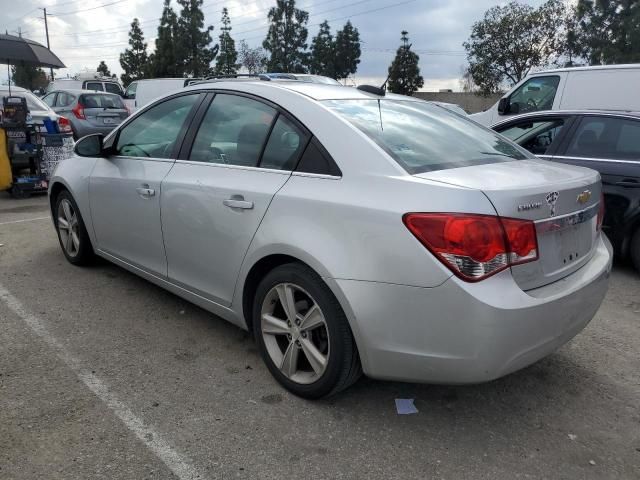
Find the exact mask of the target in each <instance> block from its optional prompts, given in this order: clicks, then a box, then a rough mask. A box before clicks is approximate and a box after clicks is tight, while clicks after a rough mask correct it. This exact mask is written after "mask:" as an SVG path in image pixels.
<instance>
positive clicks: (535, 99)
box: [509, 75, 560, 114]
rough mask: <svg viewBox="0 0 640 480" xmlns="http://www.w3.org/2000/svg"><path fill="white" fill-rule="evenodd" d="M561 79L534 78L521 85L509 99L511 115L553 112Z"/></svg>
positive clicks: (553, 77)
mask: <svg viewBox="0 0 640 480" xmlns="http://www.w3.org/2000/svg"><path fill="white" fill-rule="evenodd" d="M559 83H560V77H558V76H556V75H553V76H549V77H533V78H530V79H529V80H527V81H526V82H525V83H523V84H522V85H520V86H519V87H518V89H517V90H516V91H515V92H513V93H512V94H511V96H510V97H509V113H513V114H516V113H525V112H537V111H540V110H551V109H552V107H553V100H554V99H555V98H556V92H557V91H558V84H559Z"/></svg>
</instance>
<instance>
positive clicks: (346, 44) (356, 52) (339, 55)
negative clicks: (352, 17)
mask: <svg viewBox="0 0 640 480" xmlns="http://www.w3.org/2000/svg"><path fill="white" fill-rule="evenodd" d="M335 51H336V56H335V78H347V77H348V76H349V75H353V74H354V73H356V71H357V70H358V64H359V63H360V54H361V53H362V52H361V50H360V33H359V32H358V29H357V28H355V27H354V26H353V25H351V22H350V21H347V23H346V24H345V25H344V27H342V30H339V31H338V33H336V42H335Z"/></svg>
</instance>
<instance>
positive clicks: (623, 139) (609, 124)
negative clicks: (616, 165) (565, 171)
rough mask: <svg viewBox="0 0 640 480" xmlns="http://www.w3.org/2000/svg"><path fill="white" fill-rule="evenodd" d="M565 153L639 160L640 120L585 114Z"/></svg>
mask: <svg viewBox="0 0 640 480" xmlns="http://www.w3.org/2000/svg"><path fill="white" fill-rule="evenodd" d="M565 155H566V156H569V157H583V158H599V159H612V160H638V161H640V122H639V121H637V120H632V119H627V118H617V117H591V116H589V117H585V118H583V119H582V121H581V122H580V125H579V126H578V128H577V129H576V131H575V133H574V135H573V138H572V139H571V141H570V143H569V146H568V147H567V150H566V152H565Z"/></svg>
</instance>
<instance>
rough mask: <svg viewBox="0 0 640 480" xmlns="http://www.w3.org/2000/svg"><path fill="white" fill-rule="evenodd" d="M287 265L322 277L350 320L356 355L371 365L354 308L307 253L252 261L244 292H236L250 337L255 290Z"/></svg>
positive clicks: (243, 283) (243, 287)
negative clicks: (302, 267) (303, 268)
mask: <svg viewBox="0 0 640 480" xmlns="http://www.w3.org/2000/svg"><path fill="white" fill-rule="evenodd" d="M247 263H249V262H247ZM287 263H298V264H301V265H304V266H306V267H308V268H310V269H311V270H313V271H314V272H315V273H317V274H318V275H319V276H320V278H322V280H323V281H324V283H325V284H326V285H327V287H328V288H329V290H331V292H332V293H333V295H334V296H335V297H336V300H337V301H338V303H339V304H340V307H341V308H342V310H343V311H344V313H345V315H346V317H347V321H348V322H349V328H350V330H351V333H352V334H353V338H354V341H355V343H356V348H357V354H358V356H359V358H360V362H361V363H362V365H363V366H365V365H368V361H367V358H366V352H367V350H366V349H365V348H364V345H362V337H361V335H360V331H359V328H358V322H357V321H356V320H355V315H354V312H353V310H352V308H351V305H350V303H349V300H348V299H347V297H346V296H345V294H344V292H342V291H341V289H340V287H339V285H338V283H337V282H335V281H334V280H333V278H332V277H331V276H330V275H329V272H328V271H327V270H326V269H325V268H324V267H323V266H322V264H321V263H319V262H318V261H317V260H316V259H315V258H313V257H311V256H310V255H309V254H308V253H306V252H303V251H300V252H297V251H296V252H289V253H278V252H270V253H266V254H263V255H262V256H259V257H258V258H257V259H256V260H255V261H252V262H251V263H250V265H251V267H249V268H247V269H246V274H245V275H243V277H242V278H243V279H242V282H241V283H240V285H242V290H241V292H237V291H236V294H237V296H238V297H239V298H237V300H236V304H238V303H239V308H237V309H236V311H238V310H240V312H239V313H240V316H241V318H244V321H245V326H246V328H247V330H248V331H249V334H250V335H252V336H253V315H252V311H253V305H252V303H253V298H254V296H255V293H256V290H257V288H258V284H259V283H260V281H261V280H262V279H263V278H264V277H265V276H266V275H267V274H268V273H269V272H270V271H271V270H273V269H274V268H277V267H279V266H280V265H285V264H287Z"/></svg>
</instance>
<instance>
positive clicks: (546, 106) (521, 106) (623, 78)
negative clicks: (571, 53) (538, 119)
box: [470, 64, 640, 126]
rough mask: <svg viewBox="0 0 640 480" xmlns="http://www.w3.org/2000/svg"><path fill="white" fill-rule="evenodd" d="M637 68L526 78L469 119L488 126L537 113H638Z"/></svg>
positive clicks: (599, 68) (584, 70)
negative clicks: (528, 113) (589, 111)
mask: <svg viewBox="0 0 640 480" xmlns="http://www.w3.org/2000/svg"><path fill="white" fill-rule="evenodd" d="M639 85H640V64H631V65H604V66H594V67H572V68H558V69H555V70H546V71H543V72H536V73H532V74H531V75H528V76H527V77H526V78H524V79H523V80H521V81H520V82H519V83H517V84H516V85H514V87H513V88H512V89H511V90H510V91H509V92H508V93H507V94H506V95H505V96H504V97H502V98H501V99H500V101H499V102H497V103H496V104H495V105H493V106H492V107H491V108H489V109H488V110H485V111H484V112H480V113H475V114H473V115H470V117H471V118H472V119H473V120H475V121H476V122H478V123H480V124H482V125H485V126H491V125H493V124H495V123H497V122H498V121H501V120H503V119H504V118H506V117H508V116H509V115H517V114H520V113H526V112H535V111H540V110H584V109H588V110H624V111H634V112H639V111H640V94H639V91H638V86H639Z"/></svg>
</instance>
